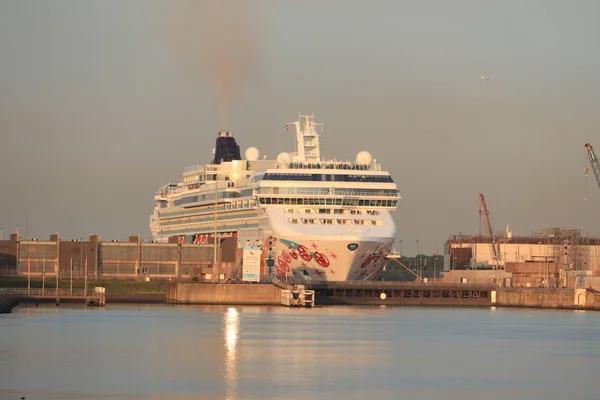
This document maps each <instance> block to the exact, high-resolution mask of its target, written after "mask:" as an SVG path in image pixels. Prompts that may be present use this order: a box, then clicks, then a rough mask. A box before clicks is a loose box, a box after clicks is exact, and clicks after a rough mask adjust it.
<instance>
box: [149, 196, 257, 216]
mask: <svg viewBox="0 0 600 400" xmlns="http://www.w3.org/2000/svg"><path fill="white" fill-rule="evenodd" d="M255 206H256V201H255V200H240V201H231V202H229V203H225V204H221V205H220V206H219V207H218V208H217V212H220V211H223V210H238V209H245V208H254V207H255ZM214 210H215V205H214V204H208V205H205V206H201V207H193V208H190V209H188V210H186V211H175V212H168V213H163V212H161V213H160V215H161V217H163V218H169V217H180V216H190V215H192V216H193V215H196V214H198V213H214V212H215V211H214Z"/></svg>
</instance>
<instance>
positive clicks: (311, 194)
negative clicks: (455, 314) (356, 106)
mask: <svg viewBox="0 0 600 400" xmlns="http://www.w3.org/2000/svg"><path fill="white" fill-rule="evenodd" d="M290 128H291V129H290ZM293 128H295V133H296V148H295V152H282V153H280V154H279V155H278V156H277V159H275V160H267V159H266V157H263V159H261V158H260V154H259V150H258V149H257V148H255V147H249V148H248V149H247V150H246V151H245V159H242V157H241V153H240V147H239V145H238V144H237V142H236V140H235V138H234V137H233V136H232V134H231V132H219V133H218V137H217V139H216V147H215V149H214V150H213V153H214V159H213V161H212V164H207V165H194V166H190V167H187V168H186V169H185V170H184V172H183V178H182V180H180V181H179V182H177V183H168V184H166V185H163V186H162V187H161V188H160V190H159V191H158V192H157V194H156V196H155V208H154V212H153V213H152V215H151V216H150V230H151V232H152V235H153V239H154V240H156V241H158V242H166V241H168V240H169V238H171V237H174V236H176V237H178V238H179V242H180V243H206V242H207V241H208V239H209V238H211V237H213V236H216V237H217V238H221V237H236V238H237V240H238V248H243V247H245V246H252V247H257V246H258V247H261V248H262V256H261V271H264V273H265V274H266V273H267V271H268V273H270V274H273V275H274V274H277V275H279V277H280V278H284V277H287V278H289V279H290V280H294V281H302V280H324V281H346V280H375V279H377V276H378V274H379V272H380V271H381V270H382V269H383V266H384V265H385V258H386V256H387V255H388V254H389V253H390V251H391V250H392V245H393V243H394V240H395V235H396V226H395V224H394V220H393V219H392V215H391V212H392V211H394V210H395V209H396V208H397V206H398V202H399V200H400V195H399V191H398V188H397V186H396V184H395V183H394V180H393V179H392V177H391V176H390V174H389V173H388V172H386V171H384V170H383V169H382V167H381V165H380V164H378V163H377V161H376V160H375V159H374V158H373V157H372V155H371V154H370V153H369V152H367V151H361V152H359V153H358V154H357V155H356V158H355V161H354V162H349V161H338V160H335V159H332V160H324V159H322V158H321V149H320V137H321V133H322V132H323V124H321V123H317V122H315V120H314V115H299V118H298V120H297V121H295V122H289V123H287V124H286V125H285V130H293ZM271 260H272V261H271Z"/></svg>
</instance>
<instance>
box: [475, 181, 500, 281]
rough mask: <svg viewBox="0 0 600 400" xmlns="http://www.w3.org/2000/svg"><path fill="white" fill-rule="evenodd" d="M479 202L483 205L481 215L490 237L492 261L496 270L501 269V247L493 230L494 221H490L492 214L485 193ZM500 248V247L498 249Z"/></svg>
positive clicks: (480, 195) (480, 194)
mask: <svg viewBox="0 0 600 400" xmlns="http://www.w3.org/2000/svg"><path fill="white" fill-rule="evenodd" d="M479 202H480V203H481V207H480V208H479V215H480V216H482V217H483V222H484V223H485V229H486V231H487V234H488V235H490V250H491V255H492V260H493V262H494V268H495V269H499V267H500V245H499V244H497V243H496V238H495V237H494V230H493V229H492V220H491V219H490V212H489V210H488V208H487V205H486V204H485V197H483V193H479ZM496 246H498V247H496Z"/></svg>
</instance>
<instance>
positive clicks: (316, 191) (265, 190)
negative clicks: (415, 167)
mask: <svg viewBox="0 0 600 400" xmlns="http://www.w3.org/2000/svg"><path fill="white" fill-rule="evenodd" d="M256 194H308V195H315V196H319V195H321V196H378V197H398V189H356V188H311V187H263V186H261V187H259V188H258V189H256Z"/></svg>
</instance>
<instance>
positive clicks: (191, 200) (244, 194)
mask: <svg viewBox="0 0 600 400" xmlns="http://www.w3.org/2000/svg"><path fill="white" fill-rule="evenodd" d="M253 191H254V189H244V190H242V191H240V192H222V193H218V194H217V196H216V197H217V199H232V198H238V197H248V196H252V195H253ZM214 199H215V193H207V194H200V195H194V196H187V197H183V198H181V199H177V200H175V201H174V202H173V204H175V205H176V206H180V205H182V204H187V203H195V202H198V201H206V200H214Z"/></svg>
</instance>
